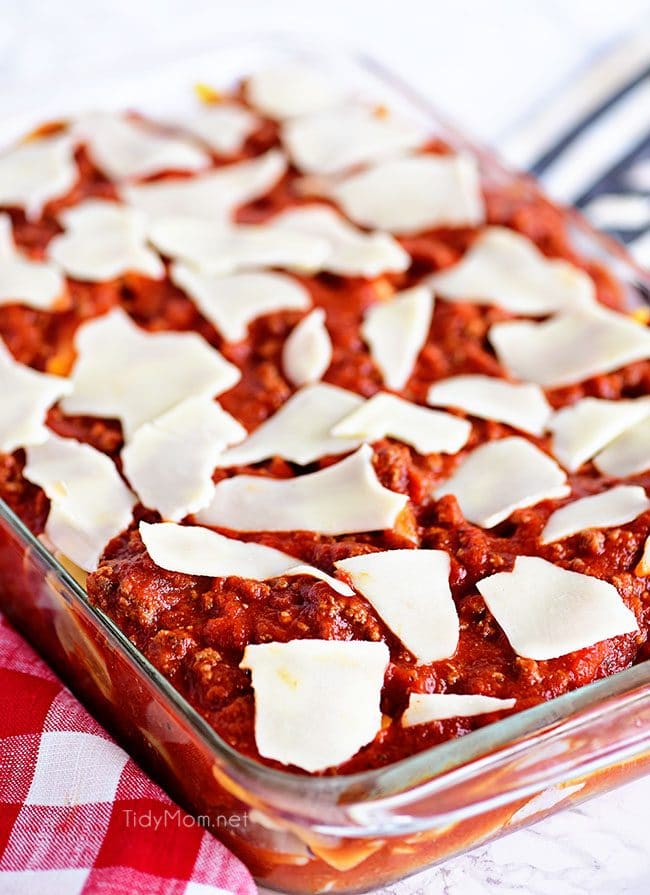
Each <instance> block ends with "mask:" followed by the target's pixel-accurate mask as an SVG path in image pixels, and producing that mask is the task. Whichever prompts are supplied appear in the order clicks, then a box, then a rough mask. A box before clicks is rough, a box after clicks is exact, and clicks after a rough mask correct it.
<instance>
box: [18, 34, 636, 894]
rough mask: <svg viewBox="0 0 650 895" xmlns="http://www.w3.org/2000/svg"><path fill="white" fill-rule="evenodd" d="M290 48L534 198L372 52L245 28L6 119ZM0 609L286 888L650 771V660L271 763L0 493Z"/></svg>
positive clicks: (495, 829) (440, 843)
mask: <svg viewBox="0 0 650 895" xmlns="http://www.w3.org/2000/svg"><path fill="white" fill-rule="evenodd" d="M296 60H298V61H306V62H308V63H309V64H310V65H312V66H315V67H316V68H319V69H321V70H323V71H325V72H326V73H327V74H328V75H330V76H331V77H332V78H337V79H340V80H341V81H343V82H345V83H347V84H350V85H352V87H353V88H354V89H355V90H358V91H360V92H362V93H363V94H364V95H366V96H370V97H371V98H376V99H377V100H378V101H382V102H386V103H387V104H389V105H390V106H391V107H394V108H397V109H402V110H404V111H407V112H408V113H409V114H410V115H411V116H416V117H418V118H419V119H420V120H422V121H424V122H425V123H426V124H427V125H428V127H429V128H430V129H431V130H432V131H433V132H434V134H436V135H438V136H440V137H442V138H443V139H444V140H446V141H447V142H448V143H450V144H452V145H454V146H459V147H466V148H469V149H470V150H472V151H473V152H474V153H476V154H477V155H478V156H479V158H480V160H481V164H482V168H483V175H484V178H485V179H486V181H487V183H488V184H496V185H499V186H500V187H501V188H502V189H504V190H506V191H508V192H509V191H512V192H513V193H514V194H516V195H519V196H521V195H523V196H526V195H531V196H535V197H537V198H539V192H538V188H537V186H536V185H535V184H534V183H533V182H532V181H530V180H529V179H528V178H525V177H523V176H522V175H519V174H515V173H513V172H510V171H506V170H505V169H504V168H503V167H502V166H501V165H500V164H499V163H498V162H496V161H495V160H494V159H493V157H492V156H491V155H490V154H489V153H487V152H485V151H484V150H482V149H480V148H477V147H476V146H473V145H472V144H470V143H469V142H468V141H467V140H465V139H464V138H462V137H461V136H459V135H458V133H457V132H456V131H455V130H454V129H453V128H451V127H449V125H447V124H445V123H443V122H441V121H440V119H439V118H438V117H437V116H436V115H435V114H434V113H433V112H432V110H431V108H430V107H429V105H428V104H427V103H426V102H425V101H423V100H422V99H421V98H420V97H418V96H417V95H416V94H415V93H414V92H413V91H411V90H410V89H409V88H408V87H406V86H404V85H403V84H401V83H400V82H399V80H397V79H396V78H395V77H394V76H392V75H390V74H387V73H386V72H385V71H383V70H382V69H381V67H380V66H378V65H377V64H376V63H374V62H372V61H369V60H366V59H362V58H359V57H357V56H351V55H349V54H348V53H346V52H341V51H340V50H338V51H337V50H330V49H324V48H323V46H322V44H319V45H318V46H310V45H309V44H308V43H305V42H300V43H299V44H298V43H296V42H295V41H293V40H292V41H290V42H289V43H287V42H286V41H284V40H280V39H277V38H268V37H260V38H255V39H250V40H246V41H241V40H235V41H232V42H224V43H221V44H220V45H219V46H217V47H216V48H215V47H213V48H212V49H211V50H210V51H209V52H207V53H204V54H201V55H197V56H194V57H191V58H183V59H180V60H172V61H170V60H164V61H163V62H160V63H159V64H156V65H153V66H151V65H149V66H147V67H145V68H143V70H142V71H140V72H135V73H131V74H129V75H128V76H126V75H124V74H120V75H119V77H114V76H111V77H109V78H106V79H104V80H102V79H100V80H98V81H96V82H94V83H90V84H83V85H65V84H56V83H55V84H52V83H50V84H49V85H48V86H47V87H46V88H45V90H42V89H39V96H38V100H37V101H36V102H32V101H31V99H30V98H28V97H25V96H24V95H23V96H21V95H20V93H13V94H12V95H11V96H5V97H4V98H3V99H2V100H0V114H2V119H3V130H4V134H5V136H6V137H7V138H8V139H11V138H12V137H18V136H19V135H20V134H21V133H24V132H26V131H28V130H29V129H30V128H31V127H34V126H36V125H37V124H39V123H41V122H43V120H46V119H48V118H61V117H65V115H66V114H68V113H70V112H76V111H80V110H83V109H87V108H92V107H107V108H111V107H114V108H118V107H119V108H124V107H127V108H128V107H133V108H139V109H142V110H143V111H146V112H148V113H150V114H152V115H153V116H155V115H160V116H161V117H173V116H174V115H178V114H179V113H182V111H183V109H184V108H187V107H188V106H189V105H190V104H191V102H192V90H191V88H192V85H194V84H196V83H197V82H199V83H206V84H209V85H211V86H214V87H220V86H221V87H223V86H228V85H230V84H231V83H233V82H234V81H235V80H237V79H238V78H240V77H242V76H244V75H245V74H247V73H249V72H250V71H252V70H254V69H255V68H258V67H262V66H267V65H270V64H273V63H276V62H278V61H296ZM566 220H567V225H568V228H569V231H570V234H571V237H572V240H573V242H574V244H575V246H576V248H577V249H578V250H579V251H580V252H581V253H582V254H583V255H585V256H589V257H592V258H595V259H598V260H600V261H602V262H604V263H606V264H607V265H608V266H609V267H610V269H612V270H613V271H614V272H615V273H616V275H617V276H618V277H619V279H620V281H621V283H622V284H623V287H624V290H625V294H626V298H627V301H628V303H629V307H630V309H634V308H637V307H640V306H642V304H643V302H644V301H645V300H646V298H647V295H648V294H649V292H648V289H649V288H650V277H649V276H648V275H647V274H645V273H644V272H643V271H642V270H641V269H639V268H637V267H635V266H634V264H633V263H632V262H631V261H630V260H629V259H628V258H627V257H626V255H625V252H624V250H623V249H622V248H621V247H619V246H618V245H617V244H615V243H613V242H611V241H610V240H607V239H605V238H604V237H602V236H599V235H597V234H596V233H595V232H594V231H593V230H591V229H590V227H589V226H588V225H587V224H586V223H585V222H584V221H583V220H582V219H581V218H580V217H579V216H578V215H577V214H576V213H574V212H572V211H567V212H566ZM0 608H2V609H3V610H4V611H5V612H6V613H7V614H8V616H9V617H10V618H11V619H12V620H13V622H14V623H15V624H16V625H17V626H18V627H19V628H20V630H22V631H23V632H24V633H25V634H26V636H27V637H28V638H29V639H30V640H31V641H32V643H34V645H35V646H36V647H37V648H38V649H39V650H40V651H41V652H42V654H43V655H44V656H46V657H47V658H48V659H49V661H50V662H51V664H52V665H53V666H54V667H55V669H56V670H57V671H58V672H59V673H60V674H61V676H62V677H63V678H64V679H65V680H66V681H67V683H68V684H69V685H70V686H71V687H72V689H73V690H74V691H75V693H77V695H78V696H79V697H80V698H81V699H82V700H83V701H85V702H86V703H87V704H88V705H89V706H90V707H91V709H92V710H93V711H94V713H95V714H96V715H97V717H98V718H99V719H100V720H101V721H102V722H103V723H104V724H105V725H106V726H107V727H108V728H109V729H110V730H111V731H112V732H113V733H114V734H115V735H116V736H117V737H118V738H119V739H120V740H121V741H122V742H123V743H124V744H125V746H126V747H127V748H128V749H129V750H130V751H131V752H132V754H133V755H134V756H135V757H136V758H137V759H138V760H139V761H140V762H141V763H142V764H143V766H144V767H146V768H147V769H148V770H149V771H150V772H151V773H152V774H153V775H154V777H156V778H157V779H158V780H159V781H160V782H161V783H162V784H163V785H164V786H165V787H166V788H167V789H168V791H169V792H170V793H171V794H172V795H173V796H174V797H175V798H176V799H177V800H178V801H179V802H180V803H181V804H183V805H184V806H185V807H186V808H187V809H188V810H190V811H191V812H193V813H194V814H195V815H199V816H200V818H201V822H202V823H203V824H204V825H206V826H207V825H209V826H210V828H211V829H212V830H213V832H214V833H215V834H216V835H217V836H219V837H220V838H221V839H223V840H224V841H225V842H226V843H227V844H228V845H229V846H230V847H231V848H232V849H233V851H235V852H236V853H237V854H238V855H239V856H240V857H241V858H242V859H243V860H244V862H245V863H246V864H247V865H248V866H249V867H250V869H251V870H252V872H253V874H254V875H255V876H256V878H257V880H258V881H259V882H260V883H263V884H264V885H265V886H267V887H270V888H275V889H279V890H282V891H285V892H296V893H316V892H330V891H334V892H359V891H365V890H368V889H371V888H374V887H377V886H380V885H382V884H386V883H388V882H390V881H393V880H396V879H400V878H402V877H404V876H406V875H408V874H410V873H414V872H416V871H419V870H422V869H424V868H425V867H428V866H430V865H432V864H435V863H436V862H439V861H442V860H444V859H446V858H448V857H450V856H452V855H454V854H457V853H459V852H461V851H464V850H466V849H469V848H473V847H474V846H476V845H478V844H480V843H482V842H485V841H487V840H488V839H491V838H494V837H496V836H499V835H501V834H504V833H506V832H509V831H511V830H514V829H516V828H518V827H520V826H523V825H526V824H529V823H531V822H533V821H536V820H539V819H540V818H541V817H544V816H546V815H547V814H549V813H550V812H552V811H553V810H556V809H557V808H558V807H563V806H566V805H567V804H568V803H569V801H571V802H576V801H579V800H582V799H585V798H587V797H588V796H591V795H594V794H595V793H598V792H601V791H604V790H607V789H610V788H612V787H614V786H616V785H619V784H620V783H623V782H626V781H629V780H631V779H634V778H635V777H638V776H640V775H641V774H643V773H645V772H647V771H649V770H650V698H649V697H650V661H649V662H644V663H642V664H639V665H636V666H634V667H632V668H630V669H628V670H626V671H623V672H620V673H618V674H616V675H614V676H612V677H609V678H606V679H603V680H600V681H598V682H596V683H594V684H591V685H589V686H587V687H584V688H582V689H580V690H577V691H574V692H571V693H568V694H566V695H564V696H561V697H558V698H556V699H554V700H552V701H550V702H547V703H545V704H542V705H539V706H536V707H535V708H531V709H528V710H526V711H522V712H520V713H518V714H516V715H514V716H511V717H509V718H506V719H504V720H502V721H498V722H496V723H494V724H492V725H490V726H488V727H484V728H482V729H480V730H477V731H475V732H473V733H470V734H468V735H467V736H465V737H463V738H462V739H459V740H454V741H451V742H448V743H444V744H442V745H439V746H436V747H434V748H432V749H429V750H427V751H425V752H422V753H420V754H417V755H415V756H413V757H410V758H408V759H405V760H403V761H400V762H398V763H396V764H393V765H390V766H388V767H385V768H381V769H379V770H373V771H367V772H364V773H360V774H355V775H349V776H340V777H320V778H316V777H306V776H302V775H298V774H292V773H289V772H283V771H277V770H274V769H271V768H268V767H265V766H263V765H261V764H258V763H256V762H254V761H252V760H250V759H247V758H245V757H244V756H242V755H240V754H238V753H237V752H235V751H234V750H233V749H232V748H230V747H229V746H228V745H227V744H226V743H225V742H224V741H222V740H221V739H220V738H219V737H218V736H217V734H216V733H215V732H214V731H213V730H212V729H211V728H210V727H209V726H208V724H207V723H206V722H205V721H204V720H203V719H202V718H201V717H200V716H199V715H198V713H197V712H196V711H194V709H192V707H191V706H190V705H189V704H188V703H187V702H186V701H185V700H184V699H183V698H182V697H181V696H180V695H179V694H178V693H177V692H176V691H175V690H174V689H173V688H172V687H171V685H170V684H169V683H168V682H167V680H166V679H165V678H164V677H163V676H162V675H161V674H160V673H159V672H158V671H156V669H155V668H154V667H153V666H152V665H150V664H149V662H148V661H147V660H146V659H145V658H144V657H143V656H142V655H140V654H139V653H138V651H137V650H136V649H135V648H134V646H133V645H132V644H131V643H130V641H129V640H128V639H127V638H126V637H125V636H124V635H123V634H122V633H121V632H120V631H119V630H118V628H117V627H116V626H115V625H114V624H113V622H111V620H110V619H108V618H107V617H106V616H105V615H103V613H102V612H100V611H99V610H97V609H95V608H94V607H93V606H91V605H89V603H88V601H87V599H86V595H85V592H84V589H83V581H81V580H77V579H76V578H75V577H74V576H73V574H71V571H68V570H67V569H66V567H65V566H64V565H62V563H61V562H60V561H59V560H58V559H57V558H56V557H55V556H53V555H52V554H51V553H49V552H48V550H47V549H46V547H45V546H44V545H43V544H42V543H41V542H40V541H39V540H38V539H36V538H35V537H34V536H33V535H32V534H31V533H30V532H29V531H28V530H27V529H26V527H25V526H24V525H23V524H22V523H21V522H20V520H19V519H18V518H17V517H16V516H15V515H14V514H13V513H12V512H11V510H9V508H8V507H7V506H6V505H4V504H3V503H1V502H0Z"/></svg>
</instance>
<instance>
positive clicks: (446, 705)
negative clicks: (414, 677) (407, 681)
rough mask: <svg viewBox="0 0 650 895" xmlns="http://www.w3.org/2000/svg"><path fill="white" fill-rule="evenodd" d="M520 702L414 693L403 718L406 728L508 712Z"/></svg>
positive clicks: (476, 696) (474, 696)
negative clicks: (433, 722)
mask: <svg viewBox="0 0 650 895" xmlns="http://www.w3.org/2000/svg"><path fill="white" fill-rule="evenodd" d="M516 702H517V700H516V699H497V698H496V697H495V696H481V695H479V694H478V693H477V694H473V693H472V694H458V693H411V694H410V696H409V704H408V708H407V709H406V711H405V712H404V714H403V715H402V721H401V723H402V727H414V726H415V725H416V724H430V723H431V721H447V720H449V719H450V718H472V717H474V716H475V715H485V714H488V713H490V712H504V711H506V710H507V709H512V708H514V707H515V703H516Z"/></svg>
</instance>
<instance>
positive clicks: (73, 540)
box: [23, 433, 136, 572]
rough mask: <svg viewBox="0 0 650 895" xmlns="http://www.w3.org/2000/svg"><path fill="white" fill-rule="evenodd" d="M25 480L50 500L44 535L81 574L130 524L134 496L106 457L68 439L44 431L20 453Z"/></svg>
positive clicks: (89, 570)
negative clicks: (24, 458)
mask: <svg viewBox="0 0 650 895" xmlns="http://www.w3.org/2000/svg"><path fill="white" fill-rule="evenodd" d="M26 454H27V462H26V464H25V468H24V469H23V475H24V476H25V478H26V479H27V480H28V481H30V482H34V484H36V485H40V487H41V488H42V489H43V490H44V491H45V493H46V495H47V496H48V497H49V498H50V501H51V505H50V513H49V515H48V517H47V522H46V524H45V534H46V535H47V536H48V538H49V539H50V540H51V541H52V543H53V544H54V546H55V547H57V548H58V549H59V550H60V551H61V552H62V553H64V554H65V555H66V556H67V557H69V558H70V559H71V560H72V561H73V562H74V563H76V564H77V565H78V566H80V567H81V568H82V569H84V570H85V571H87V572H91V571H93V570H94V569H96V568H97V564H98V563H99V559H100V557H101V555H102V553H103V551H104V548H105V547H106V545H107V544H108V542H109V541H110V540H111V539H112V538H114V537H115V536H116V535H118V534H119V533H120V532H121V531H124V529H125V528H127V527H128V526H129V524H130V522H131V518H132V514H133V507H134V505H135V502H136V500H135V496H134V495H133V494H132V493H131V492H130V491H129V489H128V488H127V487H126V485H125V484H124V482H123V481H122V479H121V478H120V474H119V473H118V471H117V467H116V466H115V464H114V463H113V461H112V460H111V458H110V457H107V456H106V454H102V453H101V452H100V451H98V450H95V448H93V447H91V446H90V445H88V444H82V443H81V442H79V441H75V440H74V439H72V438H59V436H58V435H54V434H52V433H50V435H49V437H48V439H47V441H44V442H43V443H42V444H37V445H31V446H29V447H27V449H26Z"/></svg>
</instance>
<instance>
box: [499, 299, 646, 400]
mask: <svg viewBox="0 0 650 895" xmlns="http://www.w3.org/2000/svg"><path fill="white" fill-rule="evenodd" d="M489 338H490V341H491V342H492V345H493V346H494V348H495V350H496V353H497V356H498V358H499V360H500V362H501V363H502V364H503V365H504V366H505V367H506V369H507V370H508V371H509V372H510V373H512V375H513V376H516V377H517V378H518V379H523V380H526V381H527V382H537V383H538V384H539V385H544V386H548V387H550V388H554V387H556V386H562V385H571V384H572V383H574V382H581V381H582V380H584V379H589V378H590V377H591V376H598V375H600V374H601V373H610V372H611V371H612V370H618V369H620V368H621V367H624V366H626V364H631V363H634V362H635V361H639V360H647V359H648V358H650V329H647V328H646V327H644V326H643V325H641V324H640V323H636V322H635V321H634V320H632V319H631V318H630V317H626V316H624V315H623V314H617V313H616V312H614V311H609V310H606V309H605V308H598V309H594V310H592V311H589V312H586V311H585V312H581V313H577V312H576V313H572V314H561V315H558V316H557V317H552V318H551V319H550V320H546V321H544V322H543V323H533V322H530V321H519V320H513V321H508V322H506V323H497V324H495V325H494V326H493V327H492V328H491V329H490V333H489Z"/></svg>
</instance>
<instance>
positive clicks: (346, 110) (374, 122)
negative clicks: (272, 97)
mask: <svg viewBox="0 0 650 895" xmlns="http://www.w3.org/2000/svg"><path fill="white" fill-rule="evenodd" d="M424 141H425V134H424V133H423V131H422V130H421V129H420V128H419V127H416V126H415V125H413V124H411V123H410V122H408V121H403V120H401V119H400V118H398V117H396V116H395V115H392V114H389V113H388V112H386V111H384V110H381V111H380V112H378V111H377V109H375V108H373V107H372V106H369V105H358V104H353V103H346V104H344V105H339V106H335V107H333V108H331V109H325V110H323V111H319V112H313V113H312V114H310V115H301V116H299V117H297V118H292V119H291V120H289V121H287V122H286V123H285V124H284V126H283V128H282V142H283V143H284V147H285V149H286V150H287V153H288V154H289V157H290V158H291V159H292V161H293V162H294V164H295V165H296V166H297V167H298V168H299V169H300V170H301V171H304V172H305V173H306V174H333V173H335V172H336V171H343V170H345V169H346V168H353V167H355V166H357V165H368V164H371V163H373V162H379V161H383V160H384V159H386V158H391V157H394V156H396V155H403V154H405V153H407V152H409V151H411V150H413V149H417V147H418V146H421V145H422V144H423V143H424Z"/></svg>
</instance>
